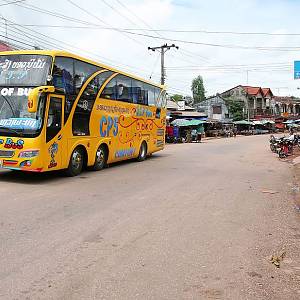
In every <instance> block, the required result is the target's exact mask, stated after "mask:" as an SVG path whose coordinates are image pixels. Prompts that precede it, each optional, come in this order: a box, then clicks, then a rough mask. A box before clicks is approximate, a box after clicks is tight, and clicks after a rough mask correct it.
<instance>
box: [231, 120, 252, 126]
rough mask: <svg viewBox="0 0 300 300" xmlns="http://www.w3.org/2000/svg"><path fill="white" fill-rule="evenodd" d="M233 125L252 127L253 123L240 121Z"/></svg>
mask: <svg viewBox="0 0 300 300" xmlns="http://www.w3.org/2000/svg"><path fill="white" fill-rule="evenodd" d="M234 124H235V125H254V123H253V122H250V121H249V122H248V121H246V120H242V121H236V122H234Z"/></svg>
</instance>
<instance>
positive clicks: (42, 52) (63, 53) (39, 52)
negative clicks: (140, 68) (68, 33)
mask: <svg viewBox="0 0 300 300" xmlns="http://www.w3.org/2000/svg"><path fill="white" fill-rule="evenodd" d="M13 54H36V55H49V56H52V57H55V56H65V57H72V58H75V59H78V60H82V61H84V62H87V63H90V64H93V65H97V66H99V67H102V68H105V69H108V70H111V71H114V72H117V73H120V74H123V75H126V76H129V77H132V78H134V79H137V80H141V81H143V82H145V83H149V84H151V85H154V86H157V87H160V88H162V89H165V88H166V87H165V86H164V85H160V84H157V83H154V82H151V81H149V80H146V79H143V78H141V77H138V76H135V75H133V74H129V73H126V72H123V71H121V70H118V69H115V68H112V67H109V66H107V65H105V64H102V63H98V62H95V61H93V60H90V59H87V58H83V57H82V56H79V55H77V54H73V53H70V52H67V51H62V50H14V51H3V52H0V56H1V55H13Z"/></svg>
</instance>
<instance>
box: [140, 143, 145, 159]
mask: <svg viewBox="0 0 300 300" xmlns="http://www.w3.org/2000/svg"><path fill="white" fill-rule="evenodd" d="M145 151H146V149H145V146H144V145H142V151H141V157H144V156H145Z"/></svg>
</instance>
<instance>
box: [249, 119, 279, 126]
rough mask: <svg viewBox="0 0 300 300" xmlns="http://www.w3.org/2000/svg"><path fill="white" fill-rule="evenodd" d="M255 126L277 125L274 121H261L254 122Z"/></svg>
mask: <svg viewBox="0 0 300 300" xmlns="http://www.w3.org/2000/svg"><path fill="white" fill-rule="evenodd" d="M253 123H254V125H267V124H275V122H274V121H272V120H259V121H253Z"/></svg>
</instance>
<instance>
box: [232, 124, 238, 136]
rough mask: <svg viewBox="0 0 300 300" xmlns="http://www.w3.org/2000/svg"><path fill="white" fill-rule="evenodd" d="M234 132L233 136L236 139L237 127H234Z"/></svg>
mask: <svg viewBox="0 0 300 300" xmlns="http://www.w3.org/2000/svg"><path fill="white" fill-rule="evenodd" d="M232 132H233V136H234V137H236V134H237V128H236V126H234V127H233V129H232Z"/></svg>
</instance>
